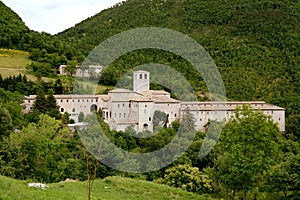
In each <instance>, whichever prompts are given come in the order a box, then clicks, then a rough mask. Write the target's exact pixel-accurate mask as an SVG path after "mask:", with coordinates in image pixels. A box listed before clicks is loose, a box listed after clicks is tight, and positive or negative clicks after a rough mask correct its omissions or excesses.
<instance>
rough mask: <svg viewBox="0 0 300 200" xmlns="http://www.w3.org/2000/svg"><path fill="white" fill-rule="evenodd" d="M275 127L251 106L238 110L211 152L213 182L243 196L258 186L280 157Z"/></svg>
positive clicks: (277, 131) (278, 137)
mask: <svg viewBox="0 0 300 200" xmlns="http://www.w3.org/2000/svg"><path fill="white" fill-rule="evenodd" d="M281 139H282V136H281V134H280V132H279V128H278V126H277V125H276V124H275V123H274V122H273V121H272V119H271V118H270V117H268V116H265V115H264V114H263V113H262V112H261V111H256V112H254V111H253V110H252V109H251V107H250V106H244V107H243V108H242V109H240V108H237V110H236V111H235V115H234V116H233V117H232V118H231V119H230V120H229V122H228V123H227V124H226V125H225V128H224V129H223V132H222V135H221V137H220V140H219V142H218V143H217V145H216V147H215V149H214V158H215V159H214V166H213V168H212V172H213V173H212V174H213V178H214V180H215V181H216V182H218V183H220V184H221V185H222V186H224V187H225V188H227V189H229V190H231V191H233V192H232V196H231V199H234V198H235V195H236V192H240V191H241V192H242V196H243V199H246V193H247V192H248V191H250V190H251V189H253V187H254V186H257V183H258V182H259V180H260V178H261V176H262V173H263V172H265V171H266V170H268V169H269V168H270V166H272V165H273V164H274V163H276V161H277V160H278V159H279V158H280V157H281V151H280V145H279V144H280V143H281V141H282V140H281Z"/></svg>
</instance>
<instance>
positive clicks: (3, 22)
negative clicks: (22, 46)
mask: <svg viewBox="0 0 300 200" xmlns="http://www.w3.org/2000/svg"><path fill="white" fill-rule="evenodd" d="M0 13H1V15H0V46H1V47H6V48H11V47H17V46H18V45H19V43H20V41H19V39H20V37H22V35H23V34H25V33H28V32H29V31H30V30H29V28H28V27H27V26H26V25H25V23H24V22H23V21H22V19H21V18H20V17H19V16H18V15H17V14H16V13H15V12H14V11H13V10H11V9H10V8H9V7H6V6H5V5H4V3H3V2H2V1H0Z"/></svg>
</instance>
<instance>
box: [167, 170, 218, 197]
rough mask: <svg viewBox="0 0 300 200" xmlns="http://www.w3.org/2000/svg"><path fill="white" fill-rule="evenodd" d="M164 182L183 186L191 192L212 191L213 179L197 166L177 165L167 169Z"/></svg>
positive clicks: (178, 186) (174, 185)
mask: <svg viewBox="0 0 300 200" xmlns="http://www.w3.org/2000/svg"><path fill="white" fill-rule="evenodd" d="M161 182H162V183H163V184H166V185H169V186H173V187H177V188H182V189H184V190H187V191H189V192H196V193H206V192H210V191H212V185H211V180H210V179H209V178H208V176H207V175H205V174H203V172H201V171H199V169H198V168H197V167H191V166H190V165H186V164H185V165H177V166H175V167H172V168H169V169H167V170H166V173H165V176H164V179H163V180H162V181H161Z"/></svg>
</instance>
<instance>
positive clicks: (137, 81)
mask: <svg viewBox="0 0 300 200" xmlns="http://www.w3.org/2000/svg"><path fill="white" fill-rule="evenodd" d="M149 86H150V73H149V72H147V71H143V70H139V71H135V72H133V91H134V92H144V91H148V90H149V88H150V87H149Z"/></svg>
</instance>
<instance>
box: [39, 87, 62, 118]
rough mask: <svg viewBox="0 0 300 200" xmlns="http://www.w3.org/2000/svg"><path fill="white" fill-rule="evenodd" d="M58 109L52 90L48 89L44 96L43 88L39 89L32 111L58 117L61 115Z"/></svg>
mask: <svg viewBox="0 0 300 200" xmlns="http://www.w3.org/2000/svg"><path fill="white" fill-rule="evenodd" d="M58 109H59V106H58V105H57V102H56V99H55V97H54V94H53V90H50V91H49V94H48V95H47V96H46V95H45V92H44V90H43V89H39V90H38V92H37V95H36V99H35V101H34V103H33V111H34V112H38V113H42V114H48V115H49V116H51V117H54V118H56V119H60V117H61V116H60V112H59V110H58Z"/></svg>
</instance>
